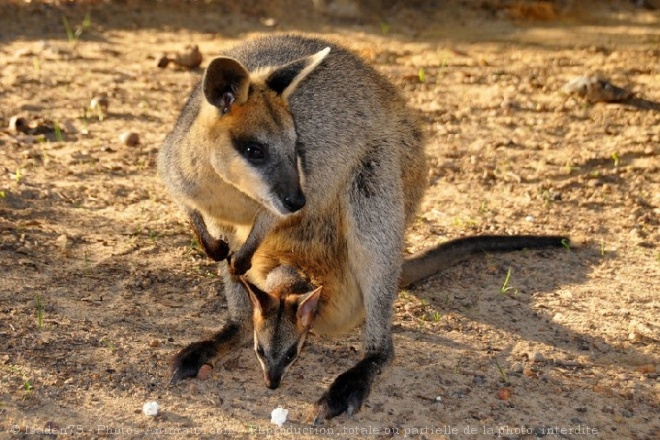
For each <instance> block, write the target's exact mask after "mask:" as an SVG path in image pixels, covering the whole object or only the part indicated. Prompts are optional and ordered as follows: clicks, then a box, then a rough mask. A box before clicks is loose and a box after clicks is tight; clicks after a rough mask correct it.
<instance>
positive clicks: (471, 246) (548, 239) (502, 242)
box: [399, 235, 569, 287]
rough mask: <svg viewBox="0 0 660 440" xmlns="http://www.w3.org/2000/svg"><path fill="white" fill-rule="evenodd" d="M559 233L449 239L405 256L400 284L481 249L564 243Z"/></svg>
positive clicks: (413, 280) (462, 259)
mask: <svg viewBox="0 0 660 440" xmlns="http://www.w3.org/2000/svg"><path fill="white" fill-rule="evenodd" d="M568 243H569V239H568V238H567V237H562V236H559V235H477V236H473V237H465V238H458V239H456V240H450V241H447V242H444V243H440V244H439V245H437V246H435V247H432V248H430V249H425V250H423V251H420V252H418V253H416V254H414V255H411V256H409V257H407V258H406V259H405V260H404V262H403V273H402V275H401V282H400V283H399V285H400V286H401V287H406V286H409V285H411V284H414V283H416V282H417V281H420V280H422V279H424V278H426V277H428V276H431V275H433V274H436V273H438V272H441V271H442V270H444V269H447V268H448V267H450V266H453V265H454V264H457V263H460V262H461V261H465V260H467V259H468V258H469V257H470V256H471V255H473V254H477V253H482V252H506V251H518V250H522V249H540V248H546V247H560V246H566V245H568Z"/></svg>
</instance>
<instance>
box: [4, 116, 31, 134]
mask: <svg viewBox="0 0 660 440" xmlns="http://www.w3.org/2000/svg"><path fill="white" fill-rule="evenodd" d="M9 129H10V130H11V131H13V132H15V133H25V132H26V131H27V130H28V129H29V127H28V122H27V119H25V118H24V117H22V116H12V117H11V119H10V120H9Z"/></svg>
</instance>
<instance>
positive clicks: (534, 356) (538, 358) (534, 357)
mask: <svg viewBox="0 0 660 440" xmlns="http://www.w3.org/2000/svg"><path fill="white" fill-rule="evenodd" d="M529 361H530V362H534V363H538V362H543V361H545V358H544V357H543V355H542V354H541V353H539V352H538V351H537V352H534V353H530V355H529Z"/></svg>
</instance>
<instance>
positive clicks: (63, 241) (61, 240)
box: [55, 234, 70, 251]
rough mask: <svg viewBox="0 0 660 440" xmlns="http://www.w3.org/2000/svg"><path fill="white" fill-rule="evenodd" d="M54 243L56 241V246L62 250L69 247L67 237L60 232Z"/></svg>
mask: <svg viewBox="0 0 660 440" xmlns="http://www.w3.org/2000/svg"><path fill="white" fill-rule="evenodd" d="M55 243H57V246H59V248H60V249H61V250H63V251H65V250H67V249H68V248H69V247H70V244H69V237H67V236H66V234H62V235H60V236H59V237H57V239H56V240H55Z"/></svg>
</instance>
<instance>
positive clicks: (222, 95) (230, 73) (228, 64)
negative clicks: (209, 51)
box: [202, 57, 250, 114]
mask: <svg viewBox="0 0 660 440" xmlns="http://www.w3.org/2000/svg"><path fill="white" fill-rule="evenodd" d="M249 85H250V74H249V72H248V70H247V69H246V68H245V66H243V64H241V63H240V61H238V60H235V59H234V58H229V57H218V58H215V59H214V60H213V61H211V63H210V64H209V66H208V67H207V68H206V72H205V73H204V79H203V80H202V90H203V91H204V96H205V97H206V100H207V101H208V102H209V103H210V104H212V105H214V106H216V107H218V108H219V109H220V111H221V112H222V114H225V113H228V112H229V111H230V110H231V106H232V104H234V102H237V103H239V104H243V103H244V102H245V101H247V98H248V86H249Z"/></svg>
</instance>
